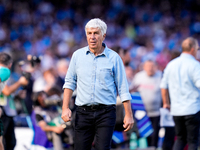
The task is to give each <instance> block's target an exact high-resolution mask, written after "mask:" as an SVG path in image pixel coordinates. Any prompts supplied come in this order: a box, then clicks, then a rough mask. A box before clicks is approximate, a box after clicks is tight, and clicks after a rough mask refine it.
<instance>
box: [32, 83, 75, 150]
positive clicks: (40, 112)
mask: <svg viewBox="0 0 200 150" xmlns="http://www.w3.org/2000/svg"><path fill="white" fill-rule="evenodd" d="M48 93H49V94H51V95H47V93H46V92H44V91H40V92H36V93H34V105H33V107H34V108H33V110H34V113H35V119H36V121H37V124H38V126H40V128H41V129H42V130H43V131H44V132H46V136H47V138H48V140H49V141H52V143H53V147H54V149H55V150H63V149H64V145H63V140H64V138H65V137H66V135H65V127H63V126H62V122H63V121H62V119H61V118H60V115H61V111H59V110H61V109H59V107H61V100H62V99H61V97H60V96H59V95H61V92H60V90H59V89H57V88H56V87H52V88H51V89H50V90H49V91H48ZM67 130H69V129H67ZM41 138H42V137H41ZM67 142H68V143H70V144H73V135H72V134H71V135H69V136H68V141H67Z"/></svg>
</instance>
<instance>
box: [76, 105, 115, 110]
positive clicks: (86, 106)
mask: <svg viewBox="0 0 200 150" xmlns="http://www.w3.org/2000/svg"><path fill="white" fill-rule="evenodd" d="M110 106H115V105H104V104H99V105H90V106H88V105H83V106H78V107H80V108H83V109H85V110H100V109H104V108H107V107H110Z"/></svg>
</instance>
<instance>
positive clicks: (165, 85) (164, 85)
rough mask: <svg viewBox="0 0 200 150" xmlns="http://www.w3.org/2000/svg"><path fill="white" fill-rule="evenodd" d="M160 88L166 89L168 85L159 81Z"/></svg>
mask: <svg viewBox="0 0 200 150" xmlns="http://www.w3.org/2000/svg"><path fill="white" fill-rule="evenodd" d="M160 88H162V89H168V85H167V84H164V83H162V82H161V84H160Z"/></svg>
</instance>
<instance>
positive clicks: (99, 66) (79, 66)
mask: <svg viewBox="0 0 200 150" xmlns="http://www.w3.org/2000/svg"><path fill="white" fill-rule="evenodd" d="M106 30H107V25H106V24H105V22H103V21H102V20H100V19H92V20H90V21H89V22H88V23H87V24H86V26H85V32H86V37H87V42H88V46H87V47H84V48H81V49H79V50H77V51H75V52H74V54H73V56H72V58H71V61H70V65H69V69H68V71H67V75H66V77H65V84H64V85H63V88H64V96H63V107H62V119H63V120H64V121H65V122H67V121H70V120H71V110H70V109H69V101H70V99H71V96H72V93H73V91H74V90H75V89H76V88H77V97H76V100H75V104H76V105H77V109H76V118H75V150H90V149H91V145H92V142H93V140H94V137H95V148H96V149H99V150H101V149H102V150H109V149H110V144H111V139H112V134H113V130H114V126H115V120H116V107H115V104H116V97H117V94H119V96H120V98H121V101H122V102H123V105H124V109H125V117H124V126H123V127H124V129H125V130H124V131H128V130H130V129H131V128H132V127H133V115H132V110H131V105H130V100H131V96H130V93H129V87H128V83H127V79H126V74H125V69H124V65H123V62H122V60H121V58H120V56H119V55H118V54H117V53H116V52H114V51H113V50H111V49H109V48H108V47H107V46H106V45H105V44H104V43H103V40H104V39H105V37H106Z"/></svg>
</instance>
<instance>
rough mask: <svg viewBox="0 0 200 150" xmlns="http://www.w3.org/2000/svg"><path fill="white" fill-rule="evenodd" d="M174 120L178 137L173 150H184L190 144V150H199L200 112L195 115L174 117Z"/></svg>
mask: <svg viewBox="0 0 200 150" xmlns="http://www.w3.org/2000/svg"><path fill="white" fill-rule="evenodd" d="M173 118H174V122H175V132H176V136H177V139H176V141H175V144H174V147H173V150H183V149H184V147H185V145H186V144H188V150H197V148H198V137H199V125H200V111H199V112H198V113H196V114H194V115H187V116H173Z"/></svg>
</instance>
